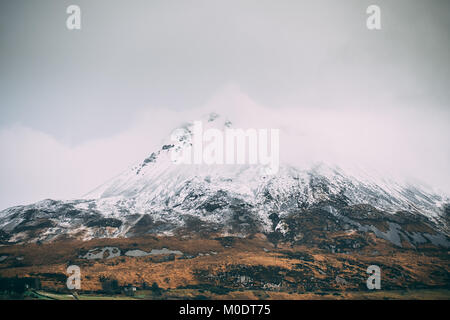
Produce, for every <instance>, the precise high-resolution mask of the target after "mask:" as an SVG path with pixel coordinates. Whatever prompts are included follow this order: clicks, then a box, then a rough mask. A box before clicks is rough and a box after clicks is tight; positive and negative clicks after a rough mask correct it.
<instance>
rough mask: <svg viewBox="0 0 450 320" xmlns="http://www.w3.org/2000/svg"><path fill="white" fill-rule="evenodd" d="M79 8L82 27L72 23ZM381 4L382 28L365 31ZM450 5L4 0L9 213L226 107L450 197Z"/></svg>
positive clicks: (0, 105) (3, 115)
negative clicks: (371, 9)
mask: <svg viewBox="0 0 450 320" xmlns="http://www.w3.org/2000/svg"><path fill="white" fill-rule="evenodd" d="M71 4H77V5H79V6H80V7H81V12H82V19H81V26H82V29H81V30H74V31H69V30H68V29H67V28H66V19H67V16H68V15H67V14H66V8H67V6H69V5H71ZM370 4H377V5H379V6H380V8H381V23H382V29H381V30H377V31H370V30H368V29H367V28H366V18H367V14H366V8H367V7H368V6H369V5H370ZM449 12H450V1H447V0H441V1H438V0H430V1H421V0H414V1H413V0H396V1H382V0H371V1H365V0H348V1H338V0H328V1H324V0H315V1H300V0H295V1H286V0H281V1H280V0H277V1H274V0H271V1H267V0H254V1H247V0H239V1H230V0H227V1H211V0H205V1H195V0H194V1H151V0H139V1H138V0H130V1H119V0H117V1H113V0H104V1H103V0H96V1H82V0H71V1H61V0H58V1H56V0H54V1H48V0H40V1H31V0H28V1H22V0H2V1H0V155H1V157H0V159H1V160H0V161H1V162H0V164H1V166H0V210H1V209H3V208H6V207H8V206H12V205H17V204H26V203H30V202H33V201H38V200H41V199H44V198H76V197H78V196H81V195H82V194H84V193H86V192H88V191H90V190H91V189H93V188H94V187H96V186H97V185H98V184H100V183H102V182H103V181H104V180H106V179H108V178H110V177H112V176H114V175H116V174H117V173H119V172H121V171H123V170H125V169H126V168H127V167H128V166H129V165H130V164H132V163H134V162H136V161H139V160H140V159H141V158H142V157H145V156H146V155H147V154H149V153H151V151H152V148H153V147H155V146H157V145H158V143H159V142H160V140H161V139H162V138H163V137H164V136H165V135H167V134H168V133H169V132H170V131H171V129H172V127H173V126H175V125H177V123H178V122H179V121H182V120H193V119H192V117H194V116H196V115H197V114H198V112H199V110H200V111H203V110H212V109H214V110H215V111H216V112H219V113H221V112H222V113H226V114H230V116H232V117H235V118H239V119H240V120H242V119H251V120H255V118H256V119H260V120H262V122H261V123H264V124H265V125H274V126H275V125H276V126H281V127H283V128H285V129H286V131H289V132H291V133H292V132H295V133H296V134H297V133H298V137H297V138H295V139H294V138H292V136H291V138H290V139H287V140H285V142H286V141H288V142H289V143H286V144H287V145H292V143H294V142H295V141H298V143H299V147H296V150H300V151H297V152H296V153H293V154H292V152H285V153H286V158H289V159H290V160H292V161H295V160H296V159H297V160H298V159H300V158H302V159H304V158H305V157H310V158H312V159H314V160H330V161H331V160H335V161H337V162H342V161H344V160H348V159H350V158H351V159H352V160H353V161H356V162H360V163H361V164H364V165H368V166H373V167H376V168H377V169H382V170H385V169H386V170H387V171H390V172H401V173H402V174H403V175H405V176H409V177H411V178H417V179H420V180H422V181H424V182H426V183H428V184H430V185H432V186H434V187H437V188H441V189H443V190H444V191H446V192H448V193H449V192H450V182H449V181H450V174H449V172H450V143H449V141H448V138H449V136H450V129H449V127H450V126H449V125H448V123H449V122H450V106H449V105H448V103H449V101H450V99H449V98H450V88H449V86H450V85H449V84H450V41H449V30H450V17H449ZM255 114H256V115H259V117H257V116H255ZM268 119H271V120H274V121H275V120H276V121H277V122H272V123H269V122H268V121H267V120H268ZM261 125H262V124H261ZM287 153H289V155H287Z"/></svg>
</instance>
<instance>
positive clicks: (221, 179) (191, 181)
mask: <svg viewBox="0 0 450 320" xmlns="http://www.w3.org/2000/svg"><path fill="white" fill-rule="evenodd" d="M203 124H204V128H205V129H207V128H218V129H221V130H223V129H225V128H229V127H231V126H232V124H231V122H230V121H228V120H227V119H223V118H221V117H220V116H218V115H217V114H210V115H209V116H208V117H207V118H206V119H203ZM192 125H193V124H192V123H187V124H185V125H183V126H182V127H180V128H179V129H178V130H177V131H176V132H175V134H174V137H176V139H175V140H172V139H168V140H167V141H166V142H164V144H163V145H162V147H161V148H160V149H159V150H156V151H155V152H153V153H151V154H150V155H149V157H147V158H146V159H144V160H143V161H142V162H141V163H140V164H138V165H135V166H133V167H132V168H130V169H129V170H127V171H125V172H124V173H122V174H120V175H119V176H117V177H115V178H114V179H112V180H110V181H109V182H107V183H105V184H104V185H102V186H100V187H98V188H97V189H95V190H94V191H92V192H90V193H89V194H87V195H86V196H85V197H84V198H83V199H80V200H76V201H53V200H44V201H41V202H38V203H36V204H32V205H29V206H19V207H13V208H9V209H6V210H4V211H2V212H0V240H3V241H6V242H14V241H36V240H51V239H54V238H58V237H78V238H82V239H89V238H93V237H117V236H134V235H140V234H146V233H159V234H161V233H166V234H171V233H173V232H174V231H176V230H179V229H182V228H187V227H189V228H194V229H195V228H196V227H200V226H203V225H207V227H206V228H209V229H210V230H211V231H217V232H222V233H232V234H240V235H245V234H249V233H252V232H264V233H267V234H269V233H272V232H281V231H283V232H282V233H283V234H287V233H288V230H289V226H287V225H286V226H284V224H283V223H284V220H286V219H287V220H286V221H288V220H289V219H288V218H289V216H290V215H292V214H294V213H296V212H302V211H305V210H306V211H307V210H315V209H316V208H325V207H327V208H328V207H330V206H331V207H332V208H333V209H332V210H331V211H330V210H328V209H327V210H328V211H329V212H328V211H327V212H328V213H330V212H331V214H332V215H334V213H335V212H334V211H333V210H338V211H339V210H341V211H345V210H346V209H345V208H349V207H352V206H358V205H366V206H369V208H372V209H368V210H365V211H363V212H361V213H360V214H361V215H367V214H370V213H371V212H373V211H377V212H382V213H383V215H382V217H385V218H386V219H390V218H389V216H390V215H394V214H395V213H396V212H399V211H400V212H401V211H406V212H409V213H411V214H412V215H414V216H420V217H424V218H425V219H426V224H427V226H432V229H435V231H436V232H440V233H442V232H443V233H444V235H443V236H439V239H440V240H439V241H437V242H439V243H441V244H442V243H444V244H447V243H448V241H447V238H446V237H447V236H448V227H447V223H448V215H449V214H448V207H447V206H446V203H447V202H449V201H448V198H446V197H444V196H442V195H438V194H435V193H433V192H430V191H426V190H425V189H423V188H420V187H417V186H411V185H406V184H400V183H397V182H394V181H390V180H388V179H385V178H380V177H374V176H370V175H369V174H367V173H363V172H361V171H353V172H351V173H349V172H347V171H344V170H343V169H340V168H338V167H333V166H330V165H325V164H317V165H315V166H313V167H311V168H297V167H294V166H287V165H284V166H281V167H280V170H279V172H278V173H277V174H276V175H265V174H263V172H264V171H263V169H264V168H263V167H262V166H261V165H205V164H199V165H187V164H175V163H173V161H172V159H171V152H173V151H174V150H175V151H180V150H182V149H183V148H189V147H190V146H191V145H192V140H193V136H192ZM328 213H326V214H328ZM327 219H329V218H327ZM330 219H331V218H330ZM333 219H335V218H333ZM379 219H381V220H382V218H379ZM344 220H345V219H344ZM344 220H343V221H344ZM408 221H409V220H408ZM344 222H345V223H346V224H348V221H344ZM192 225H193V226H194V227H192ZM427 230H428V229H427ZM372 231H373V230H372ZM428 233H429V232H428ZM411 237H413V235H411ZM448 244H450V243H448Z"/></svg>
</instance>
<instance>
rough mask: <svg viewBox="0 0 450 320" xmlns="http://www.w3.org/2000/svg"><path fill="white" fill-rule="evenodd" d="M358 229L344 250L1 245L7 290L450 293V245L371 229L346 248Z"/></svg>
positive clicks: (153, 242)
mask: <svg viewBox="0 0 450 320" xmlns="http://www.w3.org/2000/svg"><path fill="white" fill-rule="evenodd" d="M355 236H356V235H353V234H335V235H333V239H327V241H328V240H330V241H331V240H332V241H334V242H333V243H338V244H341V245H340V247H338V248H337V249H339V251H340V252H335V250H334V249H333V251H330V250H329V248H328V247H326V246H320V245H306V244H293V243H277V244H274V243H272V242H271V241H269V240H268V239H267V238H266V237H265V236H264V235H262V234H256V235H253V236H252V237H249V238H239V237H223V236H210V237H202V238H200V237H186V236H185V237H155V236H148V237H142V238H118V239H96V240H90V241H78V240H77V241H75V240H66V241H55V242H50V243H43V244H36V243H34V244H24V245H21V244H16V245H8V246H1V247H0V298H3V299H5V298H6V299H14V298H17V299H21V298H24V299H57V300H60V299H69V300H71V299H81V300H83V299H299V300H300V299H446V300H448V299H450V265H449V255H448V251H446V250H444V249H439V248H436V247H423V248H420V250H419V249H418V248H399V247H393V246H392V244H390V243H388V242H385V241H384V240H382V239H375V238H374V237H373V238H371V235H368V236H367V238H366V239H360V241H361V243H365V244H366V245H364V246H361V247H359V248H349V247H346V246H345V243H346V242H345V241H344V240H345V239H347V238H349V237H355ZM362 240H364V241H362ZM319 243H320V242H319ZM2 257H3V258H2ZM74 265H75V266H78V267H79V268H80V272H81V288H80V289H78V290H75V291H76V292H75V293H74V291H73V290H72V291H71V290H69V289H67V285H66V283H67V278H68V277H69V276H70V275H71V274H70V273H68V271H67V268H68V266H74ZM371 265H376V266H379V267H380V270H381V289H380V290H368V288H367V284H366V283H367V279H368V277H369V274H367V268H368V267H369V266H371ZM24 285H25V286H26V288H27V289H26V290H25V289H23V286H24ZM21 290H22V291H21Z"/></svg>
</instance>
